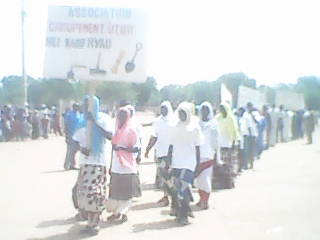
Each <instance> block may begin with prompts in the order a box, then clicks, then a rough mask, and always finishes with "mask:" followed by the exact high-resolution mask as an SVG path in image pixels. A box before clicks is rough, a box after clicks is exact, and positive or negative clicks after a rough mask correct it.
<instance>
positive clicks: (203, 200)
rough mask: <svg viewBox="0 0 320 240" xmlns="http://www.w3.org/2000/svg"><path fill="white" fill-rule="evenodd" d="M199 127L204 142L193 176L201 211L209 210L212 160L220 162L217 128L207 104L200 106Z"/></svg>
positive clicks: (210, 108) (209, 106) (210, 107)
mask: <svg viewBox="0 0 320 240" xmlns="http://www.w3.org/2000/svg"><path fill="white" fill-rule="evenodd" d="M199 115H200V122H199V124H200V127H201V130H202V133H203V135H204V142H203V144H202V145H201V146H200V153H201V155H200V165H199V168H198V171H197V172H196V174H195V177H196V181H195V186H196V187H198V188H199V195H200V201H199V202H198V203H197V206H198V207H199V208H201V209H208V208H209V204H208V201H209V197H210V193H211V191H212V172H213V164H214V158H215V157H216V161H220V144H219V126H218V122H217V120H215V119H214V116H213V110H212V106H211V104H210V103H209V102H204V103H202V104H201V105H200V109H199Z"/></svg>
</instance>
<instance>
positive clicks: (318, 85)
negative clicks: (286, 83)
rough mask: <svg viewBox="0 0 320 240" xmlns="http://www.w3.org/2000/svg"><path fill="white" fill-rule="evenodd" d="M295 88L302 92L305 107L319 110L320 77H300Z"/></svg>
mask: <svg viewBox="0 0 320 240" xmlns="http://www.w3.org/2000/svg"><path fill="white" fill-rule="evenodd" d="M296 89H297V91H298V92H300V93H303V95H304V98H305V104H306V107H307V108H312V109H317V110H320V78H318V77H316V76H306V77H300V78H299V79H298V82H297V85H296Z"/></svg>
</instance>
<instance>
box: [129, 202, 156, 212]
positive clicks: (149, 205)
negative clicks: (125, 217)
mask: <svg viewBox="0 0 320 240" xmlns="http://www.w3.org/2000/svg"><path fill="white" fill-rule="evenodd" d="M160 207H162V206H161V205H160V204H159V203H156V202H149V203H142V204H137V205H134V206H133V207H132V208H131V210H133V211H139V210H146V209H150V208H160Z"/></svg>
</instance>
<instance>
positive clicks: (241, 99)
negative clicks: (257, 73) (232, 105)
mask: <svg viewBox="0 0 320 240" xmlns="http://www.w3.org/2000/svg"><path fill="white" fill-rule="evenodd" d="M248 102H251V103H252V104H253V106H254V107H256V108H257V109H259V110H261V109H262V107H263V105H265V104H266V97H265V94H263V93H261V92H260V91H258V90H256V89H253V88H248V87H244V86H239V89H238V102H237V107H246V106H247V103H248Z"/></svg>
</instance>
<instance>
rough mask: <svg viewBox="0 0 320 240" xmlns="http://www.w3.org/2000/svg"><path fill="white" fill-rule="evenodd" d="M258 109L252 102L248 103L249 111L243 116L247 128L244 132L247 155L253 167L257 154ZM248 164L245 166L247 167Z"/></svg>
mask: <svg viewBox="0 0 320 240" xmlns="http://www.w3.org/2000/svg"><path fill="white" fill-rule="evenodd" d="M256 112H257V111H256V109H255V108H254V107H253V104H252V103H250V102H249V103H248V104H247V111H246V112H245V113H244V114H243V118H244V119H245V122H246V129H245V132H244V136H245V139H246V140H245V146H244V147H245V148H246V153H247V154H246V155H247V162H246V163H248V164H249V168H253V162H254V158H255V155H256V140H257V137H258V127H257V120H256V119H255V117H254V114H259V113H256ZM247 167H248V166H245V168H247Z"/></svg>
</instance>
